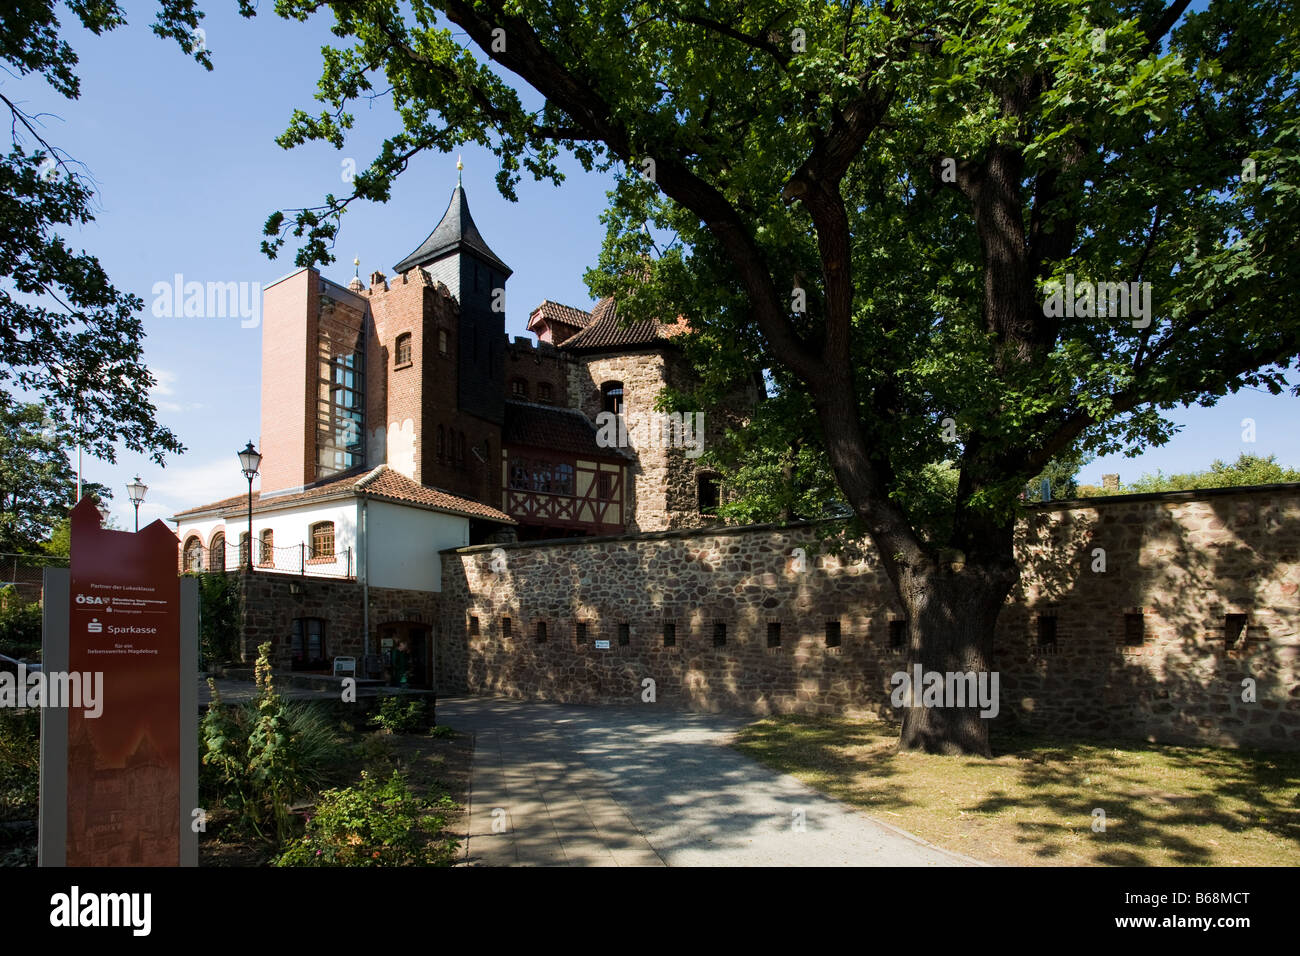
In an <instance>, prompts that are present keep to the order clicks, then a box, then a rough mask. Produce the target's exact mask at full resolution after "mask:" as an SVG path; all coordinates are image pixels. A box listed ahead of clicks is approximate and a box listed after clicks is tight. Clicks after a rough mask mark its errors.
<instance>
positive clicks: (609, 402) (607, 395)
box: [600, 382, 623, 415]
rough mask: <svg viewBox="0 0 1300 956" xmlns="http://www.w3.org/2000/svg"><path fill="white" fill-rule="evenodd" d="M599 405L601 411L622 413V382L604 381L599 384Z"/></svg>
mask: <svg viewBox="0 0 1300 956" xmlns="http://www.w3.org/2000/svg"><path fill="white" fill-rule="evenodd" d="M600 405H601V409H602V410H603V411H607V412H613V413H614V414H615V415H622V414H623V383H622V382H605V383H604V384H603V385H601V386H600Z"/></svg>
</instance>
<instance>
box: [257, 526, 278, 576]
mask: <svg viewBox="0 0 1300 956" xmlns="http://www.w3.org/2000/svg"><path fill="white" fill-rule="evenodd" d="M260 537H261V543H262V547H261V552H262V553H261V560H260V561H259V563H260V564H261V566H262V567H264V568H273V567H275V532H274V531H272V530H271V529H270V528H267V529H266V530H265V531H263V532H262V534H261V536H260Z"/></svg>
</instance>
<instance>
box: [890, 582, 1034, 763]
mask: <svg viewBox="0 0 1300 956" xmlns="http://www.w3.org/2000/svg"><path fill="white" fill-rule="evenodd" d="M1018 578H1019V572H1018V569H1017V568H1016V566H1015V564H1014V562H1013V561H999V560H984V561H981V562H980V563H979V564H974V563H972V564H967V565H965V566H961V565H948V566H944V565H938V566H936V565H930V566H926V567H918V568H901V569H900V574H899V579H898V581H897V582H896V586H897V589H898V594H899V598H900V599H901V601H902V603H903V607H904V608H905V609H906V611H907V617H908V637H909V653H908V656H907V670H906V674H907V675H908V677H909V679H911V678H913V677H914V675H915V666H916V665H917V664H919V665H920V666H921V671H922V673H923V674H925V673H930V672H934V673H938V674H940V675H943V676H944V677H945V678H946V677H947V675H948V674H950V673H953V674H965V673H974V674H976V675H977V680H978V679H979V677H978V675H981V674H984V675H987V676H986V677H985V678H984V681H985V684H984V686H985V687H986V688H988V689H989V690H990V691H992V690H993V689H994V688H997V689H1000V686H1001V685H1000V681H998V682H997V683H994V679H993V673H994V672H993V667H994V661H993V630H994V627H995V625H996V624H997V619H998V612H999V611H1001V609H1002V604H1003V602H1004V601H1005V600H1006V597H1007V594H1008V593H1009V591H1010V590H1011V588H1012V587H1013V586H1014V585H1015V583H1016V581H1017V579H1018ZM945 685H946V681H945ZM893 689H894V688H892V687H891V690H893ZM898 696H899V697H903V698H904V701H905V703H904V709H903V730H902V734H901V736H900V738H899V743H898V746H899V749H900V750H922V751H925V752H927V753H936V754H974V755H979V756H984V757H988V756H991V752H990V750H989V723H990V722H991V720H992V719H993V716H995V714H989V715H987V716H981V713H980V712H981V709H982V705H981V704H980V703H978V701H975V702H972V701H970V700H968V701H967V705H966V706H962V707H956V706H950V705H951V704H952V703H953V701H952V700H951V699H948V700H945V701H943V706H937V707H935V706H932V707H926V706H922V702H923V699H924V698H923V687H916V686H913V687H912V693H910V694H906V695H903V694H902V693H901V692H899V694H898ZM896 700H897V698H896ZM998 706H1000V704H999V705H998ZM989 709H990V710H991V709H992V708H989Z"/></svg>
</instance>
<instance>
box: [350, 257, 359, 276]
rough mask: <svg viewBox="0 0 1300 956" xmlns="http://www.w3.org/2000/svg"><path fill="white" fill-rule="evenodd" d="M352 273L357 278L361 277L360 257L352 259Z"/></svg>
mask: <svg viewBox="0 0 1300 956" xmlns="http://www.w3.org/2000/svg"><path fill="white" fill-rule="evenodd" d="M352 267H353V268H352V274H353V275H354V276H356V277H357V278H358V279H359V278H361V257H360V256H358V257H356V258H355V259H353V260H352Z"/></svg>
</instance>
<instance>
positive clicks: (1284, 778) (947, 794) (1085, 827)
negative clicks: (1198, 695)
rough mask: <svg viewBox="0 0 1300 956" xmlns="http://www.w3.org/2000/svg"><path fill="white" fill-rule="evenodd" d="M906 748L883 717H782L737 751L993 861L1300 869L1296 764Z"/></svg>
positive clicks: (1075, 748)
mask: <svg viewBox="0 0 1300 956" xmlns="http://www.w3.org/2000/svg"><path fill="white" fill-rule="evenodd" d="M897 742H898V728H897V725H895V724H890V723H886V722H884V721H879V720H871V719H851V718H846V717H799V716H779V717H771V718H767V719H765V720H760V721H758V722H757V723H754V724H751V725H750V726H749V727H747V728H746V729H745V730H743V731H741V733H740V734H739V735H738V736H737V738H736V741H735V743H734V745H733V746H735V747H736V749H737V750H739V751H741V752H742V753H744V754H747V755H748V756H750V757H753V758H754V759H756V760H759V761H761V762H762V763H765V764H767V765H768V766H770V767H773V768H775V769H777V770H781V771H784V772H786V773H789V774H791V775H792V776H795V777H797V778H799V779H800V780H802V781H804V782H805V783H807V784H808V785H810V786H812V787H815V788H816V789H818V790H820V791H822V792H823V793H825V794H828V795H830V796H832V797H835V798H837V799H839V800H842V801H844V802H845V803H849V804H851V805H853V806H855V807H858V808H859V809H861V810H863V811H864V812H866V813H867V814H868V815H870V816H872V817H874V818H876V819H878V820H881V821H884V822H886V823H890V824H893V825H894V826H897V827H901V828H903V829H905V830H908V831H910V832H911V833H914V834H916V835H917V836H919V837H922V838H923V839H925V840H928V841H930V842H931V843H934V844H936V845H938V846H941V847H943V848H945V849H949V850H955V851H957V852H959V853H964V854H966V855H968V856H971V857H974V858H975V859H978V860H983V861H985V862H988V863H995V864H1004V865H1014V866H1024V865H1040V864H1046V865H1053V866H1080V865H1109V866H1188V865H1192V866H1300V754H1295V753H1274V752H1265V751H1253V750H1229V749H1223V748H1217V747H1171V746H1164V745H1160V744H1146V743H1135V742H1133V741H1106V740H1089V741H1079V740H1069V739H1063V738H1054V737H1044V736H1037V735H1034V736H1030V735H1020V736H1007V735H995V736H994V739H993V753H994V756H993V758H992V759H991V760H984V759H980V758H971V757H935V756H930V755H927V754H916V753H902V754H900V753H896V752H895V747H896V745H897ZM1097 808H1100V809H1102V810H1104V811H1105V832H1094V830H1093V822H1094V819H1095V818H1094V815H1093V811H1094V810H1095V809H1097Z"/></svg>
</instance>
